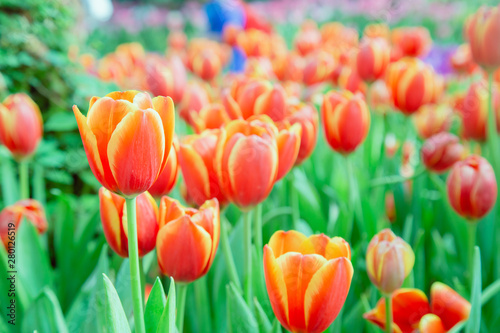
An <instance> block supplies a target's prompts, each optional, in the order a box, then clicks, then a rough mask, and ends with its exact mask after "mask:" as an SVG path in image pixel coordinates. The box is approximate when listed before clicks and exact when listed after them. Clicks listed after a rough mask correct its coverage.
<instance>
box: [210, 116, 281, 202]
mask: <svg viewBox="0 0 500 333" xmlns="http://www.w3.org/2000/svg"><path fill="white" fill-rule="evenodd" d="M277 132H278V130H277V128H276V126H275V125H274V124H273V122H272V120H271V119H270V118H269V117H267V116H265V115H262V116H256V117H253V118H249V119H248V120H247V121H245V120H233V121H232V122H230V123H229V124H227V125H226V127H225V128H223V129H222V131H221V134H220V136H219V140H218V142H217V148H216V155H215V162H214V166H215V170H216V173H217V177H218V179H219V184H220V185H221V187H222V192H223V193H224V195H225V196H226V197H227V198H228V199H229V201H231V202H233V203H234V204H236V205H237V206H239V207H240V208H251V207H253V206H255V205H257V204H259V203H260V202H262V201H263V200H264V199H265V198H266V197H267V196H268V195H269V193H270V192H271V189H272V187H273V185H274V182H275V181H276V176H277V173H278V164H279V155H278V153H279V152H278V147H277V143H276V136H277Z"/></svg>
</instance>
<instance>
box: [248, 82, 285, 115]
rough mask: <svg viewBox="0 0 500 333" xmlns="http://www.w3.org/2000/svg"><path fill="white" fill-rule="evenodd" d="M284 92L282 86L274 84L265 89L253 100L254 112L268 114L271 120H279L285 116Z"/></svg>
mask: <svg viewBox="0 0 500 333" xmlns="http://www.w3.org/2000/svg"><path fill="white" fill-rule="evenodd" d="M286 111H287V107H286V94H285V90H284V89H283V87H281V86H280V85H275V86H274V87H273V88H272V89H270V90H268V91H265V92H264V93H263V94H262V95H260V96H259V97H258V98H257V100H256V101H255V105H254V112H253V113H254V114H256V115H258V114H265V115H268V116H269V118H271V119H272V120H273V121H281V120H283V119H284V118H285V116H286Z"/></svg>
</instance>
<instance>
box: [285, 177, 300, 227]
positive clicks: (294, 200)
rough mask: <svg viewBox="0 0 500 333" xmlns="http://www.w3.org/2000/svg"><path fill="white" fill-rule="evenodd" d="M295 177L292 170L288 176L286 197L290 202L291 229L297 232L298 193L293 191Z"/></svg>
mask: <svg viewBox="0 0 500 333" xmlns="http://www.w3.org/2000/svg"><path fill="white" fill-rule="evenodd" d="M294 183H295V175H294V173H293V169H292V170H291V171H290V172H289V174H288V195H289V200H290V208H291V209H292V229H293V230H298V228H299V220H300V213H299V197H298V193H297V191H296V190H295V186H294Z"/></svg>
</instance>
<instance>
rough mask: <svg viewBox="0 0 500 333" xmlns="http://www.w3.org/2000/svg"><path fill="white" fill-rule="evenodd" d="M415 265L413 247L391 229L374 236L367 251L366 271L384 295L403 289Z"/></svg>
mask: <svg viewBox="0 0 500 333" xmlns="http://www.w3.org/2000/svg"><path fill="white" fill-rule="evenodd" d="M414 263H415V254H413V250H412V249H411V246H410V245H408V243H406V242H405V241H404V240H403V239H402V238H400V237H397V236H396V235H395V234H394V233H393V232H392V231H391V230H390V229H384V230H382V231H381V232H379V233H378V234H376V235H375V236H373V238H372V240H371V241H370V244H368V249H367V250H366V271H367V273H368V277H369V278H370V280H371V281H372V283H373V284H374V285H375V286H376V287H377V288H378V289H379V290H380V292H382V293H383V294H390V293H392V292H394V291H395V290H397V289H399V288H401V286H402V285H403V282H404V280H405V278H406V277H407V276H408V274H410V272H411V270H412V269H413V264H414Z"/></svg>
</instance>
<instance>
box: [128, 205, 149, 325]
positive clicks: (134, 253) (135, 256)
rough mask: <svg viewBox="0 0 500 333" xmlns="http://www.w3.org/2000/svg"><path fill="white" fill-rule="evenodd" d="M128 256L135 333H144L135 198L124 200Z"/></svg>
mask: <svg viewBox="0 0 500 333" xmlns="http://www.w3.org/2000/svg"><path fill="white" fill-rule="evenodd" d="M125 203H126V205H127V229H128V235H127V236H128V256H129V263H130V284H131V285H132V300H133V305H134V322H135V332H136V333H144V332H145V326H144V308H143V302H142V295H141V293H142V287H141V270H140V268H139V246H138V244H137V215H136V198H135V197H134V198H131V199H129V198H126V199H125Z"/></svg>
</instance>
